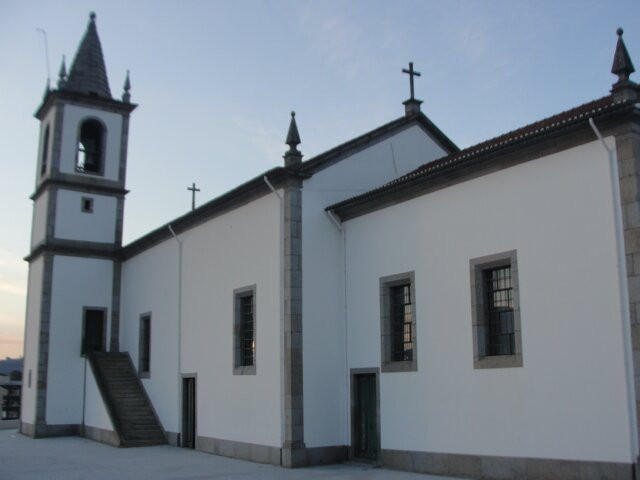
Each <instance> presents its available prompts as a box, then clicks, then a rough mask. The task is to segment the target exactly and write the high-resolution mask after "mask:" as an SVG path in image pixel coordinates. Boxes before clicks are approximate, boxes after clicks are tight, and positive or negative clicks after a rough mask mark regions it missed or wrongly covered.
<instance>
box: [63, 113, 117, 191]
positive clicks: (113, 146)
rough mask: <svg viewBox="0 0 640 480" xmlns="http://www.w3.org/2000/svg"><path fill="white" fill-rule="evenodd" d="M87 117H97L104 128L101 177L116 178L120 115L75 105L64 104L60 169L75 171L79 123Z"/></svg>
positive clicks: (65, 171) (69, 171) (68, 171)
mask: <svg viewBox="0 0 640 480" xmlns="http://www.w3.org/2000/svg"><path fill="white" fill-rule="evenodd" d="M87 118H97V119H98V120H100V121H101V122H102V123H103V124H104V126H105V128H106V143H105V157H104V161H105V165H104V175H102V176H101V177H102V178H105V179H108V180H117V179H118V169H119V166H120V137H121V136H122V117H121V116H120V115H118V114H116V113H111V112H104V111H101V110H96V109H90V108H85V107H80V106H77V105H65V107H64V122H63V129H62V144H61V150H60V171H61V172H63V173H74V174H75V173H76V170H75V168H76V151H77V148H78V136H79V134H80V124H81V123H82V122H83V121H84V120H85V119H87ZM83 175H85V174H83Z"/></svg>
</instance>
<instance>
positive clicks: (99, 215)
mask: <svg viewBox="0 0 640 480" xmlns="http://www.w3.org/2000/svg"><path fill="white" fill-rule="evenodd" d="M83 198H91V199H93V212H92V213H88V212H83V211H82V199H83ZM117 207H118V201H117V199H116V198H115V197H110V196H107V195H97V194H95V193H84V192H76V191H70V190H58V194H57V204H56V220H55V229H54V236H55V237H56V238H63V239H70V240H81V241H92V242H105V243H107V242H111V243H113V242H114V241H115V237H116V232H115V227H116V212H117ZM34 225H35V224H34Z"/></svg>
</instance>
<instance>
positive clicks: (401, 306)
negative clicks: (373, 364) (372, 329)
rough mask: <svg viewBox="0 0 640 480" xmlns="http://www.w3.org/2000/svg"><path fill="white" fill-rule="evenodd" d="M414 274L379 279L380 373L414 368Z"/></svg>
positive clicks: (405, 370)
mask: <svg viewBox="0 0 640 480" xmlns="http://www.w3.org/2000/svg"><path fill="white" fill-rule="evenodd" d="M414 283H415V282H414V272H407V273H401V274H398V275H391V276H388V277H382V278H381V279H380V331H381V357H382V368H381V370H382V372H407V371H415V370H417V368H418V364H417V351H416V315H415V287H414Z"/></svg>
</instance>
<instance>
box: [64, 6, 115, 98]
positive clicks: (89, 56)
mask: <svg viewBox="0 0 640 480" xmlns="http://www.w3.org/2000/svg"><path fill="white" fill-rule="evenodd" d="M64 89H65V90H67V91H72V92H77V93H84V94H86V95H92V96H99V97H105V98H111V90H110V89H109V80H108V79H107V69H106V67H105V65H104V57H103V56H102V46H101V45H100V39H99V38H98V30H97V28H96V14H95V13H93V12H91V14H90V15H89V25H87V31H86V32H85V34H84V37H83V38H82V41H81V42H80V46H79V47H78V51H77V52H76V57H75V58H74V60H73V64H72V65H71V69H70V70H69V75H68V77H67V82H66V84H65V86H64Z"/></svg>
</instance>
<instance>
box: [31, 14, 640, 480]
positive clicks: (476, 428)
mask: <svg viewBox="0 0 640 480" xmlns="http://www.w3.org/2000/svg"><path fill="white" fill-rule="evenodd" d="M622 35H623V32H622V30H621V29H619V30H618V40H617V45H616V47H615V54H614V61H613V67H612V73H613V74H615V75H616V76H617V79H616V81H615V83H614V84H613V87H612V89H611V91H610V93H608V94H606V95H605V96H603V97H602V98H599V99H596V100H594V101H591V102H589V103H586V104H584V105H580V106H578V107H576V108H573V109H571V110H567V111H565V112H562V113H559V114H557V115H554V116H552V117H549V118H546V119H543V120H540V121H538V122H536V123H533V124H530V125H527V126H524V127H522V128H519V129H516V130H513V131H511V132H509V133H506V134H504V135H501V136H499V137H496V138H493V139H490V140H487V141H485V142H483V143H480V144H478V145H474V146H471V147H469V148H466V149H464V150H460V149H459V148H458V147H457V146H456V145H455V144H454V143H453V142H452V141H451V140H450V139H449V138H448V137H447V136H446V134H445V133H443V132H442V131H441V130H440V129H439V128H438V127H437V126H436V125H434V124H433V123H432V122H431V121H430V120H429V118H428V117H427V116H426V115H425V114H424V113H423V112H422V111H421V101H420V100H417V99H416V98H415V97H414V94H413V88H412V90H411V96H410V98H409V99H408V100H406V101H405V102H404V114H403V115H402V116H401V117H399V118H396V119H393V120H391V121H390V122H389V123H386V124H384V125H381V126H379V127H378V128H376V129H374V130H372V131H369V132H365V133H363V134H362V135H361V136H359V137H357V138H354V139H352V140H349V141H347V142H345V143H343V144H341V145H338V146H336V147H334V148H332V149H331V150H328V151H326V152H324V153H322V154H320V155H317V156H315V157H313V158H310V159H306V160H305V161H303V155H302V153H301V151H300V150H304V149H303V148H302V149H299V145H300V143H301V140H300V138H301V137H300V135H299V132H298V128H297V126H296V120H295V114H294V113H292V114H291V123H290V127H289V131H288V134H287V135H286V145H287V147H283V150H285V149H286V151H285V152H284V161H283V163H282V164H281V165H279V166H274V167H273V168H272V169H270V170H268V171H266V172H264V173H263V174H261V175H259V176H257V177H255V178H253V179H249V180H248V181H246V183H243V184H242V185H239V186H238V187H236V188H234V189H233V190H230V191H228V192H226V193H224V194H222V195H220V196H219V197H217V198H214V199H212V200H210V201H208V202H207V203H205V204H203V205H202V206H200V207H199V208H196V209H194V210H192V211H190V212H189V213H187V214H185V215H183V216H181V217H179V218H176V219H173V220H171V221H169V222H168V223H166V224H165V225H162V226H160V227H158V228H157V229H155V230H153V231H151V232H149V233H148V234H146V235H144V236H143V237H141V238H139V239H137V240H135V241H134V242H132V243H130V244H128V245H122V225H123V217H124V201H125V196H126V193H127V190H126V184H125V178H126V170H127V161H128V158H127V141H128V130H129V121H130V118H131V116H132V113H133V112H134V110H135V108H136V105H135V104H134V103H132V101H131V86H130V82H129V78H128V75H127V78H126V81H125V83H124V90H123V93H122V95H121V97H120V98H116V97H115V96H114V95H112V93H111V89H110V87H109V81H108V78H107V73H106V68H105V62H104V59H103V55H102V49H101V44H100V40H99V38H98V34H97V29H96V18H95V15H93V14H92V15H91V16H90V20H89V23H88V27H87V30H86V33H85V35H84V37H83V38H82V40H81V42H80V46H79V48H78V51H77V53H76V55H75V58H74V60H73V62H72V63H71V65H70V67H69V70H68V72H67V69H66V66H65V65H64V64H63V65H62V68H61V70H60V74H59V79H58V82H57V87H56V88H54V89H51V90H49V89H47V91H46V92H45V96H44V98H43V100H42V103H41V104H40V106H39V108H38V110H37V112H36V114H35V116H36V118H37V119H38V121H39V122H40V136H39V145H40V147H39V153H38V157H37V168H36V178H35V191H34V192H33V194H32V196H31V198H32V200H33V204H34V207H33V226H32V234H31V243H30V253H29V254H28V256H27V257H26V260H27V261H28V263H29V276H28V296H27V311H26V328H25V349H24V355H25V360H24V378H23V392H22V417H21V422H20V431H21V432H22V433H23V434H25V435H28V436H31V437H34V438H38V437H49V436H62V435H82V436H85V437H87V438H91V439H94V440H97V441H101V442H105V443H108V444H111V445H114V446H121V447H128V446H145V445H156V444H163V443H169V444H172V445H177V446H181V447H185V448H195V449H197V450H201V451H204V452H210V453H214V454H217V455H224V456H229V457H235V458H241V459H247V460H252V461H255V462H263V463H271V464H275V465H282V466H284V467H303V466H308V465H315V464H322V463H332V462H340V461H344V460H348V459H355V460H359V461H366V462H372V463H374V464H379V465H383V466H385V467H389V468H395V469H403V470H411V471H415V472H424V473H433V474H440V475H453V476H463V477H464V476H466V477H472V478H487V479H507V478H508V479H511V478H518V479H541V478H545V479H555V478H563V479H581V480H584V479H593V480H596V479H598V480H600V479H616V480H618V479H620V480H631V479H635V478H637V477H636V470H637V466H638V453H639V447H638V442H639V428H638V406H639V405H640V403H639V400H640V326H639V322H640V88H639V87H638V85H637V84H636V83H634V82H633V81H632V80H631V79H630V75H631V74H632V73H633V72H634V68H633V65H632V62H631V59H630V56H629V54H628V52H627V50H626V47H625V45H624V42H623V38H622ZM612 47H613V45H612ZM612 50H613V49H612ZM407 73H409V76H410V78H411V80H412V81H413V76H414V75H416V74H417V72H415V71H414V70H413V65H412V64H410V67H409V69H408V70H407ZM601 76H602V77H603V78H606V76H607V72H606V71H602V72H601ZM534 93H535V92H534ZM603 93H607V92H603ZM540 94H541V95H542V94H543V92H540ZM283 133H284V132H283ZM303 133H304V132H303ZM283 136H284V135H283ZM303 136H304V135H303ZM131 161H135V159H131ZM354 189H355V190H354ZM363 192H364V193H363ZM258 232H259V233H258Z"/></svg>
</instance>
